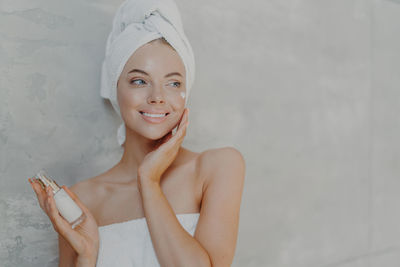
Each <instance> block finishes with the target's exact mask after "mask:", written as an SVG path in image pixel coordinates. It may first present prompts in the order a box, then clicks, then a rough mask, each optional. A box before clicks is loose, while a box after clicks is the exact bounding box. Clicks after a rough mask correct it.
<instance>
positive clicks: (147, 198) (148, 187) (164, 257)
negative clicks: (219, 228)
mask: <svg viewBox="0 0 400 267" xmlns="http://www.w3.org/2000/svg"><path fill="white" fill-rule="evenodd" d="M141 189H142V200H143V208H144V213H145V216H146V221H147V225H148V228H149V232H150V236H151V239H152V242H153V246H154V250H155V252H156V254H157V258H158V261H159V262H160V265H161V266H171V267H172V266H174V267H175V266H176V267H179V266H182V267H183V266H193V267H195V266H204V267H205V266H211V265H210V259H209V257H208V254H207V251H206V250H205V249H204V248H203V247H202V246H201V244H200V243H199V242H198V241H197V240H196V239H195V238H194V237H192V236H191V235H190V234H189V233H188V232H187V231H186V230H185V229H184V228H183V227H182V225H181V224H180V223H179V221H178V219H177V218H176V215H175V213H174V211H173V210H172V208H171V206H170V204H169V203H168V200H167V199H166V198H165V195H164V193H163V192H162V190H161V187H160V185H159V184H157V183H151V182H149V183H145V184H142V188H141Z"/></svg>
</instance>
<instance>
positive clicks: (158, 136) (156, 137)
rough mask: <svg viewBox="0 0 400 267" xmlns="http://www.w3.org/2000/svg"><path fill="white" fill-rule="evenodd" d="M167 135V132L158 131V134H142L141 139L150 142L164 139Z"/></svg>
mask: <svg viewBox="0 0 400 267" xmlns="http://www.w3.org/2000/svg"><path fill="white" fill-rule="evenodd" d="M167 133H169V132H168V131H166V132H164V131H158V132H155V131H153V132H148V133H143V134H142V135H143V137H145V138H147V139H150V140H154V141H155V140H158V139H160V138H162V137H164V136H165V135H166V134H167Z"/></svg>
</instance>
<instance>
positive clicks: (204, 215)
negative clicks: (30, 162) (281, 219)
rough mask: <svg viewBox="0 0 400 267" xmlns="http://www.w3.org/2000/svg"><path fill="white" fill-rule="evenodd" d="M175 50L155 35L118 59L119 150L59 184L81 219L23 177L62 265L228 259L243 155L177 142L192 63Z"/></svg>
mask: <svg viewBox="0 0 400 267" xmlns="http://www.w3.org/2000/svg"><path fill="white" fill-rule="evenodd" d="M146 1H147V3H148V2H149V0H146ZM126 2H127V1H126ZM150 2H151V1H150ZM153 2H154V1H153ZM168 2H170V1H168ZM163 3H165V2H163ZM136 4H137V1H136ZM123 5H124V4H123ZM171 5H172V3H171ZM153 22H155V23H156V22H157V20H156V19H154V20H153ZM114 23H115V20H114ZM114 26H115V25H114ZM153 26H154V24H153ZM156 26H157V25H156ZM142 30H143V29H142ZM166 36H168V35H166ZM171 40H172V39H171ZM172 43H173V42H172ZM177 47H179V46H177ZM176 50H177V49H175V48H174V47H173V46H172V45H171V44H170V43H169V42H167V41H166V40H165V39H164V38H163V37H161V38H155V39H153V40H151V41H149V42H146V43H145V44H142V45H140V46H139V47H138V48H137V49H136V50H135V51H134V53H133V54H132V55H131V56H130V57H129V59H128V60H127V61H126V62H123V66H124V67H123V69H122V71H121V73H118V75H117V76H118V79H117V85H116V99H117V102H114V103H113V105H114V107H116V105H117V108H118V110H117V111H119V113H120V115H121V117H122V119H123V121H124V128H125V129H124V130H125V132H124V140H123V147H124V153H123V156H122V158H121V160H120V161H119V162H118V163H117V164H116V165H115V166H113V167H112V168H111V169H110V170H108V171H106V172H105V173H103V174H100V175H98V176H96V177H93V178H90V179H87V180H84V181H81V182H78V183H76V184H75V185H73V186H72V187H71V188H67V187H66V186H63V188H64V189H65V190H66V191H67V193H68V194H70V196H71V197H72V198H73V199H74V200H75V201H76V202H77V204H78V205H79V206H80V207H81V209H82V210H83V211H84V213H85V214H86V219H85V221H84V222H83V223H81V224H80V225H78V226H77V227H76V228H75V229H72V228H71V226H70V225H69V223H68V222H67V221H66V220H64V219H63V218H62V217H61V216H60V215H59V213H58V211H57V208H56V206H55V202H54V199H53V195H52V192H51V190H43V189H42V188H41V186H40V184H39V183H38V182H37V181H35V180H33V181H31V180H30V182H31V185H32V188H33V190H34V191H35V193H36V194H37V197H38V200H39V203H40V206H41V208H42V209H43V210H44V212H46V214H47V215H48V216H49V218H50V220H51V222H52V224H53V227H54V229H55V231H57V232H58V234H59V235H58V236H59V253H60V256H59V259H60V263H59V266H119V267H125V266H160V265H161V266H230V265H231V263H232V261H233V258H234V253H235V248H236V240H237V233H238V226H239V211H240V203H241V195H242V191H243V184H244V176H245V163H244V159H243V157H242V155H241V153H240V152H239V151H238V150H237V149H235V148H233V147H225V148H215V149H209V150H206V151H204V152H201V153H197V152H193V151H190V150H188V149H186V148H183V147H182V146H181V144H182V142H183V139H184V137H185V135H186V129H187V127H188V123H189V119H188V118H189V116H188V115H189V112H188V109H187V108H186V107H185V104H186V100H187V98H185V94H186V95H187V93H188V92H187V84H188V82H187V80H188V77H187V75H188V73H190V72H189V71H188V66H189V64H185V57H184V56H183V52H182V50H179V51H181V53H178V52H177V51H176ZM118 51H121V50H118ZM103 74H104V73H103ZM175 127H177V130H176V133H175V134H173V132H174V131H173V130H174V129H175ZM186 223H188V224H190V225H193V226H194V228H195V232H194V233H189V232H188V230H187V229H186V226H185V225H184V224H186ZM139 235H140V236H141V237H140V240H139V237H138V236H139ZM138 240H139V241H138ZM146 240H148V241H149V242H150V243H151V246H145V245H144V244H145V242H146ZM135 253H136V254H135ZM143 255H147V256H143Z"/></svg>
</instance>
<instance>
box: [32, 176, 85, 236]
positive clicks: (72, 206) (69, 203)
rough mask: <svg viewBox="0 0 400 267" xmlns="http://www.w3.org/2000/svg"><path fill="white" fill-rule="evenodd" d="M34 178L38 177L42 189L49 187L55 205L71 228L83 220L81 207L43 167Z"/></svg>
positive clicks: (83, 215)
mask: <svg viewBox="0 0 400 267" xmlns="http://www.w3.org/2000/svg"><path fill="white" fill-rule="evenodd" d="M35 178H36V179H38V181H39V183H40V184H41V186H42V188H43V189H46V187H47V186H50V187H51V189H52V190H53V196H54V200H55V203H56V207H57V209H58V211H59V212H60V214H61V216H62V217H63V218H64V219H66V220H67V221H68V222H69V223H70V224H71V227H72V229H74V228H75V227H76V226H77V225H79V224H80V223H81V222H83V221H84V220H85V218H86V215H85V213H83V211H82V210H81V208H80V207H79V206H78V205H77V204H76V203H75V201H73V200H72V198H71V197H70V196H69V195H68V193H67V192H65V190H64V189H63V188H62V187H60V186H59V185H58V184H57V183H56V182H55V181H54V180H53V179H51V178H50V177H49V175H48V174H47V173H46V171H45V170H44V169H41V170H40V171H39V172H38V173H37V174H36V176H35Z"/></svg>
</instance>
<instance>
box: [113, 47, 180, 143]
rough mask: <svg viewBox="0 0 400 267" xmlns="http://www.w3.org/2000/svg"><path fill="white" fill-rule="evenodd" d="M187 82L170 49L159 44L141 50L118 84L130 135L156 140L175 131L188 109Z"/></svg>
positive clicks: (132, 57) (120, 104)
mask: <svg viewBox="0 0 400 267" xmlns="http://www.w3.org/2000/svg"><path fill="white" fill-rule="evenodd" d="M185 81H186V73H185V67H184V65H183V62H182V60H181V58H180V56H179V54H178V53H177V52H176V51H175V50H174V49H172V48H171V47H170V46H169V45H167V44H164V43H162V42H159V41H156V42H152V43H147V44H145V45H143V46H141V47H140V48H139V49H137V50H136V51H135V52H134V53H133V55H132V56H131V57H130V58H129V60H128V62H127V63H126V64H125V67H124V69H123V71H122V73H121V75H120V77H119V80H118V84H117V100H118V104H119V107H120V110H121V116H122V119H123V120H124V122H125V124H126V128H127V131H129V130H133V131H135V132H136V133H138V134H140V135H142V136H144V137H146V138H149V139H152V140H156V139H159V138H161V137H163V136H164V135H166V134H167V133H168V132H169V131H171V130H172V129H173V128H174V127H175V126H176V124H177V123H178V121H179V119H180V118H181V115H182V113H183V110H184V108H185V98H184V95H183V94H182V93H184V94H185V93H186V84H185ZM143 112H146V113H151V114H156V115H160V114H161V116H162V117H149V116H148V115H146V114H144V113H143ZM165 113H167V115H165V116H163V114H165ZM151 114H150V115H151ZM153 116H154V115H153ZM128 128H129V129H128Z"/></svg>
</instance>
